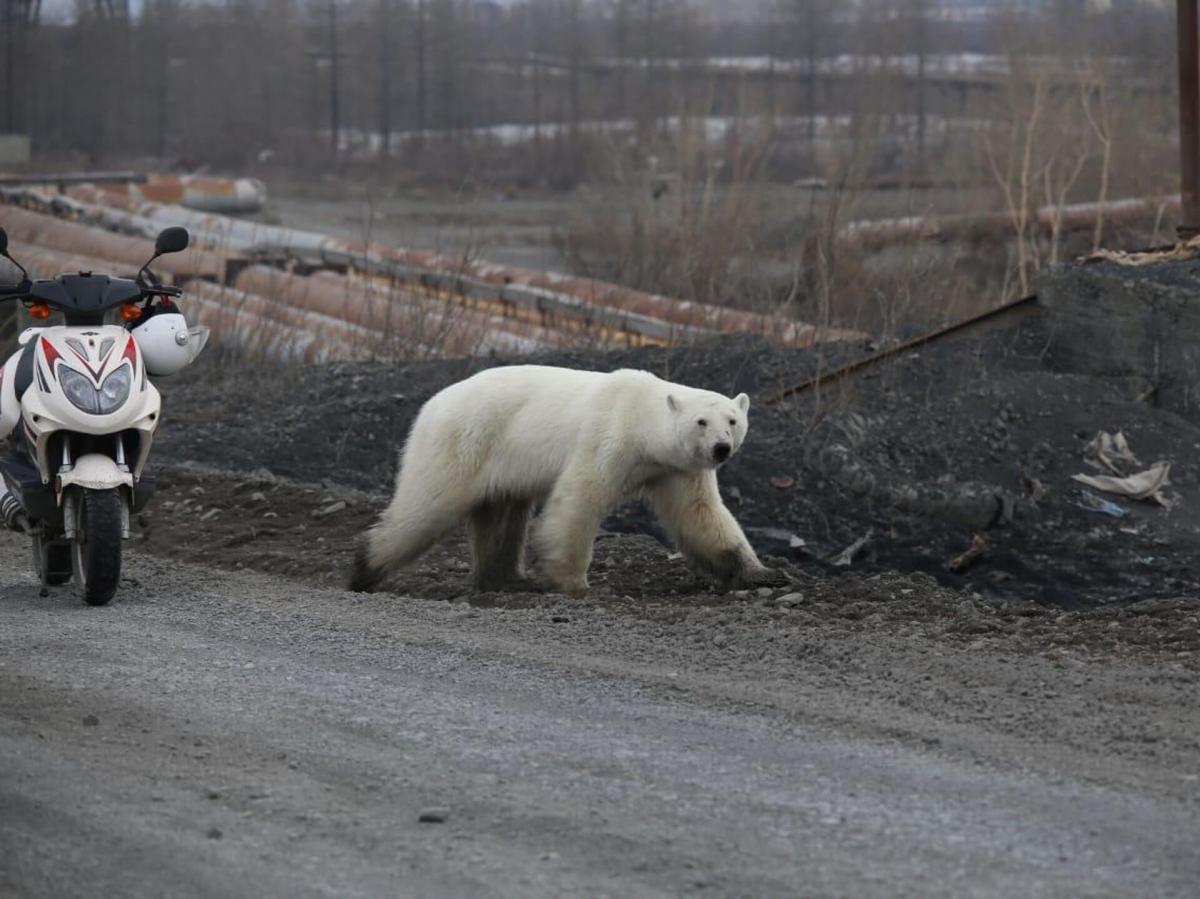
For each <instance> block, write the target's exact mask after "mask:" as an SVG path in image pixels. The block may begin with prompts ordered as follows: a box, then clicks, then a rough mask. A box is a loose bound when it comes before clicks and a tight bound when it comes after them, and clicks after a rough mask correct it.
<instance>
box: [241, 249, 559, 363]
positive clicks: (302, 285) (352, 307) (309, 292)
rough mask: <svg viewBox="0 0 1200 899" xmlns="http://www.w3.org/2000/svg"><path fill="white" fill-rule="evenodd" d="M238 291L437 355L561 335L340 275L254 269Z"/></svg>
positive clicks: (533, 345)
mask: <svg viewBox="0 0 1200 899" xmlns="http://www.w3.org/2000/svg"><path fill="white" fill-rule="evenodd" d="M234 287H236V288H237V289H239V290H242V291H245V292H248V293H255V294H259V295H261V296H269V297H273V298H274V299H275V300H277V301H278V302H280V303H285V304H287V305H290V306H293V307H296V308H299V309H304V310H308V311H310V312H315V313H319V314H321V315H324V316H327V317H330V318H335V319H340V320H342V321H345V322H349V323H350V324H352V325H356V326H358V327H360V328H364V329H367V330H370V331H374V332H376V333H378V334H381V335H383V339H386V340H391V341H400V342H402V343H404V344H406V345H407V346H409V347H410V348H412V349H413V350H414V351H417V350H419V349H423V350H424V351H425V352H426V353H435V352H436V353H437V354H439V355H449V356H455V355H475V354H484V353H490V352H499V353H529V352H533V351H535V350H538V349H542V348H544V347H546V346H551V345H557V344H561V342H562V338H563V335H560V334H557V333H555V332H551V331H547V330H545V329H542V328H538V327H536V326H532V325H523V324H521V323H519V322H514V321H511V320H508V319H504V318H501V317H500V316H494V315H487V314H486V313H480V312H477V311H474V310H468V309H454V308H452V307H449V308H448V307H447V306H446V305H445V304H442V303H438V302H436V301H432V300H429V299H427V298H424V297H419V296H416V295H415V294H412V293H410V292H408V291H405V290H400V289H391V290H387V289H377V288H375V287H374V286H372V285H369V284H357V283H354V282H353V281H351V279H349V278H347V277H345V276H326V277H321V278H307V277H304V276H302V275H295V274H291V273H289V272H285V271H281V270H280V269H275V268H270V267H268V266H263V265H253V266H249V267H247V268H245V269H244V270H242V272H241V273H239V274H238V276H237V278H236V280H235V281H234Z"/></svg>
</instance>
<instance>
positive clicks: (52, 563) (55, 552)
mask: <svg viewBox="0 0 1200 899" xmlns="http://www.w3.org/2000/svg"><path fill="white" fill-rule="evenodd" d="M72 567H73V565H72V560H71V544H70V543H67V542H66V541H65V540H63V539H62V536H61V535H60V536H59V537H58V539H57V540H53V539H47V538H46V536H45V535H43V534H34V535H33V570H34V573H35V574H36V575H37V576H38V579H39V580H41V582H42V583H43V584H45V585H46V586H47V587H58V586H60V585H62V584H65V583H67V581H69V580H70V579H71V574H72Z"/></svg>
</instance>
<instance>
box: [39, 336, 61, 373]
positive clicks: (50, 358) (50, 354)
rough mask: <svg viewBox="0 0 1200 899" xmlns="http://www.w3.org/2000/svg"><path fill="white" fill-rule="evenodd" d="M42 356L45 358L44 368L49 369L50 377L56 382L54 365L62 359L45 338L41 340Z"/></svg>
mask: <svg viewBox="0 0 1200 899" xmlns="http://www.w3.org/2000/svg"><path fill="white" fill-rule="evenodd" d="M41 342H42V355H43V356H45V357H46V366H47V367H48V368H49V369H50V377H52V378H54V380H56V381H57V380H58V375H57V374H56V373H55V371H54V363H55V362H57V361H58V360H59V359H61V358H62V355H61V354H60V353H59V352H58V350H56V349H55V348H54V344H52V343H51V342H50V341H48V340H47V339H46V338H45V337H43V338H41Z"/></svg>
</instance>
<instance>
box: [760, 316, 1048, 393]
mask: <svg viewBox="0 0 1200 899" xmlns="http://www.w3.org/2000/svg"><path fill="white" fill-rule="evenodd" d="M1038 311H1039V309H1038V305H1037V296H1036V295H1034V296H1028V297H1022V298H1021V299H1019V300H1013V301H1012V302H1011V303H1005V304H1004V305H1003V306H999V307H997V308H996V309H992V310H989V311H988V312H984V313H983V314H982V315H976V316H974V317H973V318H969V319H967V320H966V321H962V322H958V323H957V324H953V325H949V326H948V327H945V328H939V329H938V330H936V331H930V332H929V333H928V334H922V335H921V336H919V337H914V338H913V339H912V340H907V341H905V342H904V343H899V344H896V345H895V346H893V347H888V348H887V349H885V350H880V351H879V352H878V353H875V354H873V355H871V356H867V357H865V358H863V359H858V360H855V361H854V362H850V363H847V364H846V365H841V366H838V367H837V368H834V369H831V370H830V371H825V372H820V373H819V374H816V375H813V376H812V377H811V378H807V379H805V380H803V381H801V382H800V383H798V384H793V385H792V386H790V387H785V388H784V389H783V390H781V391H779V392H778V393H776V394H774V395H772V396H770V397H768V398H767V399H766V400H765V402H766V404H767V405H772V404H774V403H780V402H782V401H783V400H786V399H790V398H791V397H794V396H798V395H800V394H802V393H805V392H807V391H809V390H813V389H815V388H817V387H824V386H826V385H828V384H834V383H836V382H838V381H842V380H845V379H846V378H849V377H851V376H853V375H856V374H859V373H860V372H863V371H865V370H866V369H868V368H874V367H875V366H877V365H879V364H880V363H881V362H886V361H887V360H889V359H894V358H896V357H897V356H902V355H904V354H905V353H909V352H912V351H913V350H915V349H919V348H920V347H923V346H925V345H927V344H930V343H934V342H936V341H939V340H942V339H943V338H946V337H951V336H958V337H963V336H965V335H967V334H969V333H972V332H978V331H980V330H982V329H984V328H986V327H990V326H996V325H1002V324H1007V323H1008V322H1011V321H1013V320H1014V319H1017V318H1022V317H1024V316H1028V315H1037V314H1038Z"/></svg>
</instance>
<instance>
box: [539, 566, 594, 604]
mask: <svg viewBox="0 0 1200 899" xmlns="http://www.w3.org/2000/svg"><path fill="white" fill-rule="evenodd" d="M545 574H546V577H547V579H549V581H550V583H551V584H552V585H553V587H554V589H555V590H556V591H557V592H559V593H565V594H566V595H567V596H570V597H572V598H573V599H581V598H582V597H584V596H587V592H588V581H587V575H586V574H567V573H565V572H559V571H551V570H547V571H546V572H545Z"/></svg>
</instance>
